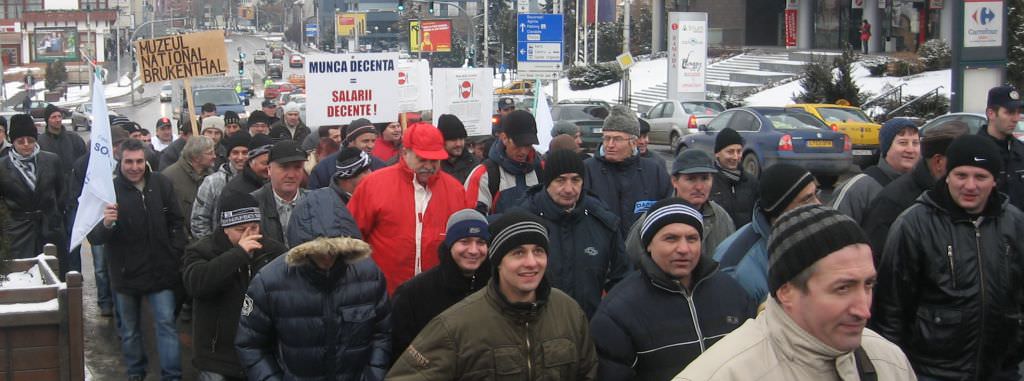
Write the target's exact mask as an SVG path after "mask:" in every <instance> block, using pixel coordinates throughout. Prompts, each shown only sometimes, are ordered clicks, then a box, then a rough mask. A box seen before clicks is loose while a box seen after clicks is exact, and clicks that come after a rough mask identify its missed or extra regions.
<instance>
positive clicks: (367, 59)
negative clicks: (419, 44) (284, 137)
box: [305, 53, 399, 126]
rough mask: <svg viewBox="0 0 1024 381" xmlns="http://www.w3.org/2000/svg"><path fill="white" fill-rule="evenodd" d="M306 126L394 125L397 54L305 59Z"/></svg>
mask: <svg viewBox="0 0 1024 381" xmlns="http://www.w3.org/2000/svg"><path fill="white" fill-rule="evenodd" d="M305 74H306V94H308V95H307V96H306V105H307V106H306V118H307V119H308V121H307V124H309V125H312V126H322V125H327V124H338V125H341V124H348V123H349V122H351V121H353V120H355V119H359V118H366V119H369V120H370V121H371V122H374V123H384V122H393V121H394V120H395V115H398V112H399V107H398V105H399V102H396V100H397V99H399V92H398V86H396V81H397V80H398V53H355V54H316V55H308V56H306V62H305Z"/></svg>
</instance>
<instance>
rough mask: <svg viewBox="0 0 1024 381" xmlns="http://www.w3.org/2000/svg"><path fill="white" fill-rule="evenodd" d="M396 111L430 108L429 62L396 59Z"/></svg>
mask: <svg viewBox="0 0 1024 381" xmlns="http://www.w3.org/2000/svg"><path fill="white" fill-rule="evenodd" d="M398 97H399V98H398V103H399V104H398V111H401V112H412V111H423V110H430V100H431V98H430V63H429V62H428V61H427V60H399V61H398Z"/></svg>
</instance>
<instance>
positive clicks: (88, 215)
mask: <svg viewBox="0 0 1024 381" xmlns="http://www.w3.org/2000/svg"><path fill="white" fill-rule="evenodd" d="M107 115H108V112H107V98H106V95H105V94H104V86H103V78H101V77H99V76H98V75H97V79H96V80H95V81H93V86H92V134H91V139H90V141H89V167H88V168H87V169H86V171H85V183H84V185H83V186H82V194H81V195H80V196H78V211H77V212H75V225H74V226H73V227H72V228H71V244H70V246H69V247H68V251H71V250H74V249H75V247H77V246H78V245H81V244H82V241H83V240H85V236H86V235H88V234H89V232H90V231H92V229H93V228H94V227H96V224H97V223H99V222H100V221H102V220H103V208H105V207H106V206H107V205H108V204H114V203H116V202H117V195H116V194H115V193H114V168H115V165H116V163H117V161H116V160H114V148H113V144H111V141H110V119H109V117H108V116H107Z"/></svg>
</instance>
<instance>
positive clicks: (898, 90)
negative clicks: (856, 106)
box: [860, 83, 907, 110]
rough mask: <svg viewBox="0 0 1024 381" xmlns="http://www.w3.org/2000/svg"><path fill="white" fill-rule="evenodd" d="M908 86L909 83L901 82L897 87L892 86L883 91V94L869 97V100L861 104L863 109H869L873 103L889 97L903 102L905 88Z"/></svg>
mask: <svg viewBox="0 0 1024 381" xmlns="http://www.w3.org/2000/svg"><path fill="white" fill-rule="evenodd" d="M906 86H907V84H906V83H903V84H900V85H899V86H896V87H893V88H891V89H889V90H886V91H883V92H882V93H881V94H878V95H876V96H875V97H874V98H871V99H868V101H867V102H864V103H862V104H861V105H860V108H861V109H863V110H867V109H868V107H871V106H872V105H874V104H876V103H878V102H881V101H883V100H885V99H888V98H893V99H895V100H896V102H902V101H903V88H904V87H906Z"/></svg>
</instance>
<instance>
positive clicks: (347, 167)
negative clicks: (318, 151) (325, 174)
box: [334, 147, 370, 179]
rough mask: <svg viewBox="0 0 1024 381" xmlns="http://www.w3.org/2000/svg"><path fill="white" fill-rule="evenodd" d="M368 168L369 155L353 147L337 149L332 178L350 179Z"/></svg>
mask: <svg viewBox="0 0 1024 381" xmlns="http://www.w3.org/2000/svg"><path fill="white" fill-rule="evenodd" d="M368 169H370V155H368V154H367V153H366V152H363V150H361V149H359V148H355V147H345V148H342V149H341V151H338V157H337V158H336V160H335V161H334V178H341V179H351V178H353V177H356V176H359V174H360V173H363V172H365V171H366V170H368Z"/></svg>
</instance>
